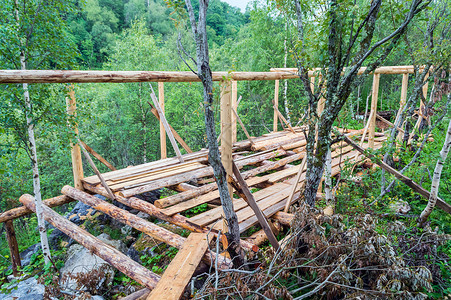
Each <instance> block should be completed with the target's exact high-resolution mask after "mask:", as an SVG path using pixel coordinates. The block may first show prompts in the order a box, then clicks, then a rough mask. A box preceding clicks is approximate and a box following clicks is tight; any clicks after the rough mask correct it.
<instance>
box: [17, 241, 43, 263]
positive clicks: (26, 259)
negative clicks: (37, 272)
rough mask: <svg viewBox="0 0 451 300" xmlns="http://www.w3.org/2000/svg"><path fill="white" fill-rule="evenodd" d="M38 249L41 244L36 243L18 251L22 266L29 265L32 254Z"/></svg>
mask: <svg viewBox="0 0 451 300" xmlns="http://www.w3.org/2000/svg"><path fill="white" fill-rule="evenodd" d="M40 250H41V244H40V243H37V244H34V245H31V246H30V247H28V248H27V249H25V250H24V251H22V252H21V253H20V260H21V263H22V266H23V267H24V266H27V265H29V264H30V260H31V257H32V256H33V254H35V253H37V252H39V251H40Z"/></svg>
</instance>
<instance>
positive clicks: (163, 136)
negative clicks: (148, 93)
mask: <svg viewBox="0 0 451 300" xmlns="http://www.w3.org/2000/svg"><path fill="white" fill-rule="evenodd" d="M158 100H159V101H160V107H161V111H162V112H163V114H164V82H158ZM160 151H161V159H165V158H167V157H168V153H167V148H166V131H165V130H164V125H163V121H161V119H160Z"/></svg>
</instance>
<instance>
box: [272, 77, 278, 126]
mask: <svg viewBox="0 0 451 300" xmlns="http://www.w3.org/2000/svg"><path fill="white" fill-rule="evenodd" d="M274 106H275V107H277V108H278V107H279V80H276V81H275V87H274ZM278 118H279V115H278V114H277V111H276V110H275V109H274V124H273V131H274V132H276V131H277V123H278Z"/></svg>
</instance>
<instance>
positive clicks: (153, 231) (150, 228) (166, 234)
mask: <svg viewBox="0 0 451 300" xmlns="http://www.w3.org/2000/svg"><path fill="white" fill-rule="evenodd" d="M61 192H62V193H63V194H65V195H67V196H69V197H71V198H74V199H76V200H78V201H82V202H83V203H85V204H87V205H89V206H91V207H92V208H94V209H96V210H98V211H101V212H104V213H106V214H107V215H109V216H112V217H114V218H115V219H116V220H118V221H120V222H121V223H123V224H126V225H128V226H130V227H133V228H135V229H136V230H139V231H141V232H143V233H145V234H147V235H149V236H151V237H153V238H155V239H157V240H159V241H162V242H165V243H166V244H168V245H170V246H172V247H176V248H177V249H180V248H181V247H182V245H183V243H184V242H185V240H186V239H185V238H183V237H181V236H180V235H178V234H175V233H173V232H171V231H169V230H167V229H165V228H162V227H160V226H158V225H156V224H154V223H152V222H149V221H146V220H144V219H142V218H139V217H138V216H136V215H134V214H132V213H129V212H128V211H126V210H123V209H120V208H118V207H116V206H114V205H113V204H110V203H108V202H106V201H104V200H101V199H99V198H97V197H94V196H91V195H89V194H87V193H85V192H82V191H79V190H77V189H74V188H73V187H70V186H67V185H66V186H64V187H63V189H62V190H61ZM135 199H136V198H134V199H133V201H136V200H135ZM216 259H218V266H219V267H220V268H221V269H223V268H227V267H230V266H231V265H232V262H231V261H230V260H228V259H226V258H224V257H221V255H216V253H214V252H213V251H209V252H208V253H207V254H206V255H205V256H204V260H205V261H206V262H207V263H208V264H210V265H214V261H215V260H216Z"/></svg>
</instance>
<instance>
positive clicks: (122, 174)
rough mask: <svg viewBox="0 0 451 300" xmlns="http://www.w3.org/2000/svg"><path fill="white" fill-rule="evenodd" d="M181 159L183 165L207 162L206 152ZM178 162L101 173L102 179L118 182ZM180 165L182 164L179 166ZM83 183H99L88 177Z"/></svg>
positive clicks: (154, 163)
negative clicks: (183, 162)
mask: <svg viewBox="0 0 451 300" xmlns="http://www.w3.org/2000/svg"><path fill="white" fill-rule="evenodd" d="M183 158H184V159H185V161H186V162H185V163H192V162H196V161H197V162H207V161H208V150H201V151H198V152H195V153H188V154H184V155H183ZM179 164H180V162H179V160H178V159H177V158H166V159H163V160H158V161H153V162H149V163H145V164H142V165H138V166H132V167H127V168H125V169H120V170H117V171H111V172H107V173H103V174H102V175H103V178H105V180H118V179H120V178H126V177H128V176H133V175H138V174H145V173H149V172H153V171H157V170H164V169H168V168H171V167H174V166H176V165H179ZM180 165H182V164H180ZM83 181H84V182H86V183H88V184H92V185H95V184H99V183H100V181H99V179H98V178H97V176H90V177H86V178H84V179H83Z"/></svg>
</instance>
